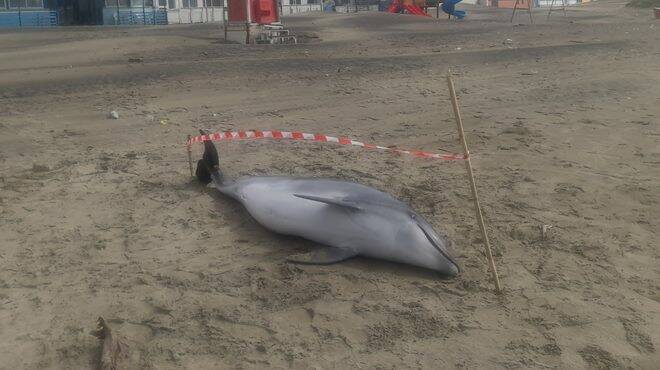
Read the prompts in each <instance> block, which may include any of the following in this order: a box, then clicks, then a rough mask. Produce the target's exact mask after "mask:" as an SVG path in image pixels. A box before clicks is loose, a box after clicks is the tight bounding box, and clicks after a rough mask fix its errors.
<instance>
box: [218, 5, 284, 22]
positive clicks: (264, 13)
mask: <svg viewBox="0 0 660 370" xmlns="http://www.w3.org/2000/svg"><path fill="white" fill-rule="evenodd" d="M248 4H249V5H248ZM227 5H228V7H229V9H228V11H227V13H228V14H227V18H228V20H229V22H240V23H246V22H247V23H257V24H270V23H275V22H278V21H279V19H280V16H279V14H278V13H277V0H227ZM246 10H248V11H247V12H246Z"/></svg>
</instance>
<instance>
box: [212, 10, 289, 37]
mask: <svg viewBox="0 0 660 370" xmlns="http://www.w3.org/2000/svg"><path fill="white" fill-rule="evenodd" d="M223 23H224V31H225V40H228V41H235V42H238V43H241V44H254V43H268V44H288V43H293V44H295V43H297V39H296V37H295V36H294V35H292V34H291V33H290V31H289V30H288V29H286V28H284V25H282V23H281V22H280V14H279V12H278V6H277V0H228V1H227V19H225V20H224V22H223Z"/></svg>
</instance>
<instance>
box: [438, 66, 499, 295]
mask: <svg viewBox="0 0 660 370" xmlns="http://www.w3.org/2000/svg"><path fill="white" fill-rule="evenodd" d="M447 85H448V86H449V95H450V96H451V105H452V107H453V108H454V117H455V118H456V126H457V128H458V136H459V139H460V140H461V143H462V144H463V154H464V155H465V168H466V169H467V173H468V179H469V180H470V188H471V189H472V198H474V208H475V209H476V213H477V222H478V223H479V229H480V230H481V235H482V236H483V238H484V246H485V247H486V257H488V263H489V264H490V271H491V273H492V275H493V282H494V283H495V290H496V291H497V292H498V293H500V292H501V291H502V286H501V285H500V278H499V276H498V275H497V267H495V260H494V259H493V252H492V251H491V248H490V241H489V240H488V234H487V233H486V225H485V224H484V217H483V214H482V213H481V205H480V204H479V196H478V195H477V186H476V184H475V181H474V173H473V172H472V163H471V162H470V151H469V150H468V146H467V141H465V132H464V131H463V120H462V119H461V112H460V109H459V108H458V100H457V99H456V90H454V81H452V79H451V70H449V71H448V72H447Z"/></svg>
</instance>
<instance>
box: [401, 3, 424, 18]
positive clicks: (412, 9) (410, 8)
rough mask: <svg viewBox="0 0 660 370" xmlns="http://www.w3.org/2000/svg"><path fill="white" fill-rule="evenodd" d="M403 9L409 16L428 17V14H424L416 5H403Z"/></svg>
mask: <svg viewBox="0 0 660 370" xmlns="http://www.w3.org/2000/svg"><path fill="white" fill-rule="evenodd" d="M403 9H405V10H407V11H408V13H410V14H414V15H422V16H425V17H430V16H429V15H428V14H426V13H424V10H422V8H420V7H418V6H417V5H408V4H403Z"/></svg>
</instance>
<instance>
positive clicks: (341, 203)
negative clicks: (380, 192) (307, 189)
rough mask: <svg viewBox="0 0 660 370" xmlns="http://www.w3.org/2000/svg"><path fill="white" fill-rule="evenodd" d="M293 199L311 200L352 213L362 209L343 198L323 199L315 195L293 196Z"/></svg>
mask: <svg viewBox="0 0 660 370" xmlns="http://www.w3.org/2000/svg"><path fill="white" fill-rule="evenodd" d="M293 196H294V197H297V198H302V199H307V200H311V201H314V202H321V203H325V204H330V205H332V206H337V207H343V208H348V209H350V210H352V211H361V210H362V208H360V207H359V206H358V205H357V204H355V202H351V201H350V200H346V199H343V198H325V197H319V196H316V195H306V194H293Z"/></svg>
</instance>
